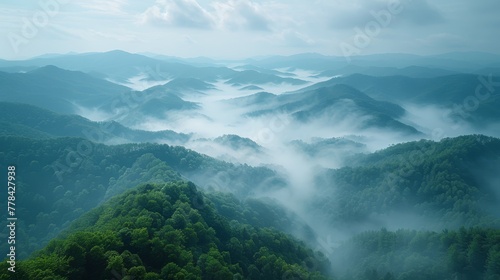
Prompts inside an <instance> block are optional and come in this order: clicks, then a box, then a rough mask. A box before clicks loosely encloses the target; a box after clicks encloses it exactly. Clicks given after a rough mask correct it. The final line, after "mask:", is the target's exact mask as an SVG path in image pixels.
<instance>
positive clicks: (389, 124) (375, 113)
mask: <svg viewBox="0 0 500 280" xmlns="http://www.w3.org/2000/svg"><path fill="white" fill-rule="evenodd" d="M273 99H274V100H273ZM251 101H254V102H256V104H255V105H259V104H258V103H259V102H261V104H260V105H261V106H260V108H262V107H263V108H264V109H259V110H256V111H253V112H251V113H249V115H250V116H261V115H266V114H273V113H275V112H286V113H288V114H291V115H292V116H293V117H294V118H295V119H297V120H299V121H302V122H306V123H307V122H313V121H317V120H320V121H324V122H325V123H324V125H326V126H328V125H330V124H335V123H340V122H344V121H348V120H351V122H352V124H351V125H350V126H351V127H352V128H356V129H367V128H378V129H388V130H394V131H397V132H401V133H403V134H419V132H418V131H417V130H416V129H415V128H413V127H411V126H409V125H406V124H403V123H401V122H400V121H398V120H397V119H398V118H400V117H401V116H403V114H404V112H405V110H404V109H403V108H401V107H400V106H398V105H396V104H393V103H390V102H384V101H377V100H375V99H373V98H371V97H369V96H368V95H366V94H364V93H362V92H361V91H359V90H356V89H355V88H353V87H350V86H346V85H334V86H329V87H320V88H317V89H311V90H304V91H301V92H299V93H294V94H283V95H279V96H275V97H274V98H273V96H270V95H269V94H265V93H259V94H255V95H252V96H250V97H244V98H240V99H235V100H233V102H240V103H241V102H243V104H244V103H245V102H246V103H248V102H251ZM251 105H254V104H251Z"/></svg>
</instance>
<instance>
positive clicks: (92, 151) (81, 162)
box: [0, 137, 284, 258]
mask: <svg viewBox="0 0 500 280" xmlns="http://www.w3.org/2000/svg"><path fill="white" fill-rule="evenodd" d="M0 146H1V147H2V148H3V149H2V151H0V158H1V159H2V161H3V162H6V163H7V164H14V165H16V170H17V180H18V182H17V183H18V188H17V198H18V199H17V200H18V204H17V215H18V216H19V217H21V218H20V221H19V223H20V226H19V228H18V233H17V236H18V239H19V240H20V244H22V245H20V246H19V247H18V252H19V256H20V257H22V258H25V257H27V256H28V255H29V254H30V253H31V252H33V251H34V250H36V249H39V248H40V246H43V245H44V244H46V243H47V242H48V241H49V240H50V239H52V238H54V237H55V236H57V234H58V233H59V232H60V231H61V230H62V229H64V228H65V227H67V226H68V225H69V223H70V222H71V221H73V220H74V219H76V218H78V217H79V216H80V215H81V214H83V213H85V212H87V211H88V210H90V209H92V208H93V207H95V206H97V205H99V203H101V202H103V201H105V200H106V199H108V198H111V197H112V196H113V195H116V194H119V193H122V192H123V191H125V190H127V189H129V188H132V187H134V186H136V185H138V184H140V183H147V182H156V183H161V182H169V181H177V180H182V179H186V180H187V179H189V180H192V181H194V182H196V183H198V184H199V185H200V186H202V187H205V188H207V189H211V190H217V191H231V192H233V193H235V194H237V195H240V196H244V195H245V196H246V195H248V194H249V193H251V192H252V191H257V190H258V189H259V188H271V187H275V188H276V187H280V186H283V185H284V182H283V179H280V177H279V176H278V175H277V174H276V173H275V172H274V171H271V170H270V169H267V168H263V167H260V168H254V167H250V166H247V165H233V164H229V163H225V162H221V161H218V160H215V159H213V158H210V157H207V156H204V155H201V154H198V153H196V152H193V151H190V150H187V149H185V148H183V147H173V146H168V145H159V144H125V145H117V146H106V145H102V144H96V143H92V142H90V141H88V140H86V139H83V138H56V139H47V140H35V139H28V138H20V137H0ZM1 176H6V173H5V174H2V175H1ZM1 178H2V179H3V177H1ZM1 214H2V215H3V216H2V217H4V215H6V212H2V213H1ZM2 231H3V232H4V233H5V232H6V229H5V228H4V229H2Z"/></svg>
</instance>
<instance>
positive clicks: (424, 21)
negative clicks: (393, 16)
mask: <svg viewBox="0 0 500 280" xmlns="http://www.w3.org/2000/svg"><path fill="white" fill-rule="evenodd" d="M403 13H404V14H402V16H401V18H402V20H403V21H406V22H409V23H412V24H414V25H418V26H425V25H431V24H436V23H442V22H444V21H445V18H444V16H443V15H442V13H441V12H440V11H439V9H438V8H437V7H435V6H433V5H431V4H429V3H428V2H427V1H426V0H422V1H411V3H408V4H406V5H405V10H404V12H403Z"/></svg>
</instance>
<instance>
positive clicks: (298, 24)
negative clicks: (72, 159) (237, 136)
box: [0, 0, 500, 60]
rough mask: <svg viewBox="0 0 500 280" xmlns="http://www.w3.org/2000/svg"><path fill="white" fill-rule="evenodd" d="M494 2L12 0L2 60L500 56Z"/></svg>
mask: <svg viewBox="0 0 500 280" xmlns="http://www.w3.org/2000/svg"><path fill="white" fill-rule="evenodd" d="M499 14H500V1H498V0H479V1H470V0H439V1H430V0H391V1H389V0H311V1H305V0H273V1H268V0H216V1H208V0H141V1H132V0H107V1H98V0H73V1H71V0H39V1H31V0H17V1H14V0H8V1H2V3H1V4H0V18H1V20H0V36H1V38H0V58H1V59H10V60H13V59H26V58H30V57H34V56H38V55H43V54H47V53H49V54H51V53H69V52H77V53H83V52H103V51H109V50H115V49H121V50H125V51H128V52H133V53H156V54H163V55H168V56H178V57H200V56H205V57H211V58H216V59H239V58H248V57H256V56H267V55H291V54H297V53H306V52H308V53H310V52H315V53H321V54H324V55H337V56H342V55H366V54H374V53H413V54H422V55H429V54H440V53H446V52H456V51H483V52H491V53H499V52H500V48H499V46H500V36H499V35H500V34H499V33H500V32H499V30H500V29H499V27H500V17H499V16H498V15H499Z"/></svg>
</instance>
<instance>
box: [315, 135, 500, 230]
mask: <svg viewBox="0 0 500 280" xmlns="http://www.w3.org/2000/svg"><path fill="white" fill-rule="evenodd" d="M349 162H350V165H351V166H349V167H343V168H340V169H338V170H330V171H327V172H325V174H323V176H322V177H321V180H323V181H320V182H322V185H323V186H322V187H320V188H319V189H318V193H317V195H316V196H315V198H314V203H311V205H310V208H311V209H312V211H316V212H317V213H318V216H319V217H322V218H323V219H324V220H325V221H327V222H328V223H331V224H332V225H336V227H341V228H342V227H350V228H356V227H357V226H361V225H362V224H366V223H367V222H368V223H371V225H372V227H375V228H380V227H383V226H392V225H398V226H399V227H405V226H407V227H413V228H421V227H424V228H427V229H443V228H448V229H457V228H459V227H461V226H467V227H471V226H483V227H499V226H500V222H499V218H500V216H499V212H498V205H499V202H500V192H499V191H498V188H497V186H496V185H495V184H494V182H493V181H489V180H491V178H498V174H497V172H498V171H495V170H496V169H495V168H497V167H498V165H499V164H500V139H497V138H491V137H486V136H480V135H471V136H461V137H457V138H453V139H443V140H442V141H440V142H433V141H428V140H421V141H418V142H410V143H404V144H398V145H394V146H392V147H390V148H388V149H385V150H382V151H379V152H376V153H373V154H369V155H366V156H358V157H357V159H354V158H353V159H352V160H350V161H349ZM391 220H392V221H393V222H392V223H390V222H387V221H391Z"/></svg>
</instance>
